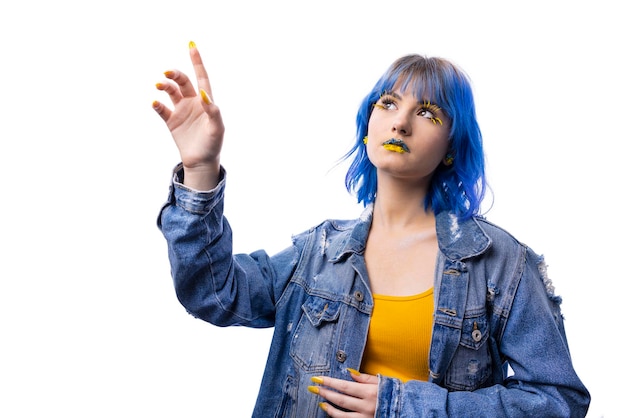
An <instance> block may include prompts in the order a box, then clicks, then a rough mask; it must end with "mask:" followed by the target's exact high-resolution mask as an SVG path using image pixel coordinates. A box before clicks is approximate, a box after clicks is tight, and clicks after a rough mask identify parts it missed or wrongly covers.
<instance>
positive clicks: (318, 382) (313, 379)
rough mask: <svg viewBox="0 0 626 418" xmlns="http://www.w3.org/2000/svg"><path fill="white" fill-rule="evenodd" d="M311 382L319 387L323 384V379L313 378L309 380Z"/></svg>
mask: <svg viewBox="0 0 626 418" xmlns="http://www.w3.org/2000/svg"><path fill="white" fill-rule="evenodd" d="M311 382H313V383H317V384H319V385H321V384H323V383H324V379H322V378H321V377H319V376H313V377H312V378H311Z"/></svg>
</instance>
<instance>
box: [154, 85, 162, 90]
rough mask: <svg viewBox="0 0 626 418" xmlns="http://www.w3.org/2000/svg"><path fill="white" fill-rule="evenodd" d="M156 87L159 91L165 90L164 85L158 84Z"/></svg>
mask: <svg viewBox="0 0 626 418" xmlns="http://www.w3.org/2000/svg"><path fill="white" fill-rule="evenodd" d="M155 86H156V88H157V89H159V90H161V88H163V83H156V84H155Z"/></svg>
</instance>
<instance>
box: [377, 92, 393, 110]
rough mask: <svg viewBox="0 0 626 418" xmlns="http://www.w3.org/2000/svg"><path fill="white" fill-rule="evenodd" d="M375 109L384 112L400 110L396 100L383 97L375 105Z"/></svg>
mask: <svg viewBox="0 0 626 418" xmlns="http://www.w3.org/2000/svg"><path fill="white" fill-rule="evenodd" d="M374 107H377V108H379V109H383V110H395V109H397V108H398V106H397V104H396V100H395V99H394V98H393V97H391V96H386V95H382V96H380V99H379V100H378V102H376V103H375V104H374Z"/></svg>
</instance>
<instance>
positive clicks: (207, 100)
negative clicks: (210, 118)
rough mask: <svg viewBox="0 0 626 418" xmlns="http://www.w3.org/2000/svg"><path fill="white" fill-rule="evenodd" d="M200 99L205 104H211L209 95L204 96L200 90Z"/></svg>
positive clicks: (204, 92)
mask: <svg viewBox="0 0 626 418" xmlns="http://www.w3.org/2000/svg"><path fill="white" fill-rule="evenodd" d="M200 97H202V101H203V102H204V103H206V104H211V99H210V98H209V95H208V94H206V91H204V90H202V89H200Z"/></svg>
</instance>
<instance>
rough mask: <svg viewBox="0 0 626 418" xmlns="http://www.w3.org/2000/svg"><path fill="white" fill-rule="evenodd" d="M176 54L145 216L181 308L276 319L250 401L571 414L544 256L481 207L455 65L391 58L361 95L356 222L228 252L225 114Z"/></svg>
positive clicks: (353, 181) (464, 89) (268, 323)
mask: <svg viewBox="0 0 626 418" xmlns="http://www.w3.org/2000/svg"><path fill="white" fill-rule="evenodd" d="M190 55H191V60H192V63H193V65H194V70H195V73H196V77H197V85H198V92H196V88H195V87H194V85H193V84H192V82H191V80H190V79H189V78H188V77H187V76H186V75H185V74H183V73H182V72H180V71H176V70H173V71H167V72H166V73H165V74H166V77H167V80H165V81H164V82H162V83H159V84H157V88H158V89H159V90H162V91H165V92H166V93H167V94H168V95H169V97H170V99H171V100H172V102H173V105H174V108H173V110H172V109H169V108H168V107H167V106H165V105H163V104H162V103H159V102H156V101H155V102H154V103H153V107H154V109H155V110H156V112H157V113H158V114H159V115H160V116H161V117H162V118H163V120H164V121H165V122H166V124H167V127H168V128H169V130H170V132H171V134H172V136H173V138H174V141H175V142H176V145H177V147H178V149H179V152H180V157H181V160H182V163H181V164H180V165H179V166H177V167H176V169H175V172H174V176H173V184H172V186H171V188H170V194H169V199H168V202H167V204H166V205H165V206H164V207H163V209H162V211H161V213H160V216H159V220H158V225H159V227H160V228H161V230H162V232H163V234H164V236H165V238H166V240H167V242H168V251H169V257H170V262H171V266H172V274H173V278H174V284H175V289H176V292H177V295H178V298H179V300H180V301H181V303H182V304H183V305H184V306H185V308H186V309H187V310H188V311H189V312H190V313H191V314H193V315H194V316H196V317H198V318H201V319H203V320H205V321H208V322H211V323H213V324H216V325H219V326H229V325H243V326H249V327H274V338H273V341H272V344H271V347H270V352H269V356H268V361H267V367H266V369H265V374H264V376H263V381H262V385H261V389H260V393H259V396H258V399H257V403H256V406H255V410H254V414H253V416H255V417H262V418H267V417H295V418H300V417H307V418H308V417H324V416H331V417H374V416H376V417H421V416H429V417H430V416H438V417H447V416H450V417H460V416H463V417H479V416H480V417H503V416H508V417H517V416H519V417H528V416H542V417H547V416H551V417H557V416H558V417H584V416H585V414H586V411H587V408H588V405H589V400H590V397H589V393H588V391H587V390H586V388H585V386H584V385H583V383H582V382H581V381H580V379H579V378H578V376H577V375H576V372H575V370H574V368H573V365H572V361H571V358H570V354H569V349H568V345H567V341H566V336H565V331H564V327H563V319H562V316H561V312H560V298H559V297H558V296H556V295H555V294H554V289H553V287H552V285H551V282H550V280H549V279H548V277H547V274H546V267H545V263H544V262H543V259H542V257H540V256H538V255H536V254H535V253H534V252H533V251H532V250H531V249H530V248H528V247H527V246H525V245H524V244H522V243H520V242H518V241H517V240H516V239H515V238H514V237H512V236H511V235H510V234H508V233H507V232H506V231H504V230H503V229H501V228H499V227H497V226H495V225H493V224H491V223H489V222H487V221H486V220H485V219H484V218H482V217H480V216H479V215H478V213H479V207H480V203H481V200H482V198H483V192H484V187H485V179H484V157H483V151H482V138H481V134H480V130H479V127H478V124H477V122H476V118H475V111H474V100H473V95H472V91H471V87H470V83H469V81H468V78H467V77H466V76H465V75H464V73H463V72H462V71H461V70H460V69H459V68H457V67H455V66H454V65H452V64H451V63H450V62H448V61H446V60H443V59H438V58H426V57H422V56H419V55H409V56H405V57H402V58H400V59H398V60H397V61H396V62H394V63H393V64H392V65H391V67H390V68H389V69H388V71H387V72H386V73H385V74H383V76H382V77H381V78H380V80H379V81H378V82H377V83H376V85H375V86H374V88H373V89H372V90H371V92H370V93H369V94H368V95H367V96H366V97H365V99H364V100H363V102H362V105H361V107H360V109H359V110H358V114H357V140H356V143H355V145H354V147H353V148H352V150H351V151H350V152H349V153H348V155H347V158H352V165H351V166H350V168H349V170H348V173H347V176H346V185H347V187H348V189H349V190H350V191H352V192H354V193H355V194H356V196H357V198H358V200H359V201H360V202H363V203H364V205H365V211H364V213H363V214H362V216H361V217H360V218H359V219H356V220H351V221H340V220H327V221H325V222H323V223H322V224H320V225H317V226H315V227H313V228H311V229H309V230H308V231H306V232H304V233H301V234H299V235H296V236H294V238H293V245H292V246H291V247H290V248H287V249H285V250H284V251H282V252H280V253H278V254H276V255H273V256H269V255H268V254H266V253H265V252H263V251H258V252H255V253H252V254H236V255H233V253H232V235H231V229H230V225H229V224H228V222H227V220H226V218H225V217H224V214H223V207H224V201H223V196H224V187H225V182H226V171H225V170H224V168H223V167H221V166H220V151H221V147H222V140H223V136H224V125H223V123H222V119H221V116H220V110H219V108H218V107H217V105H216V104H215V103H214V102H213V99H212V93H211V86H210V83H209V78H208V75H207V73H206V70H205V68H204V66H203V63H202V60H201V57H200V54H199V52H198V50H197V48H196V46H195V45H194V44H193V43H191V44H190Z"/></svg>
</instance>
